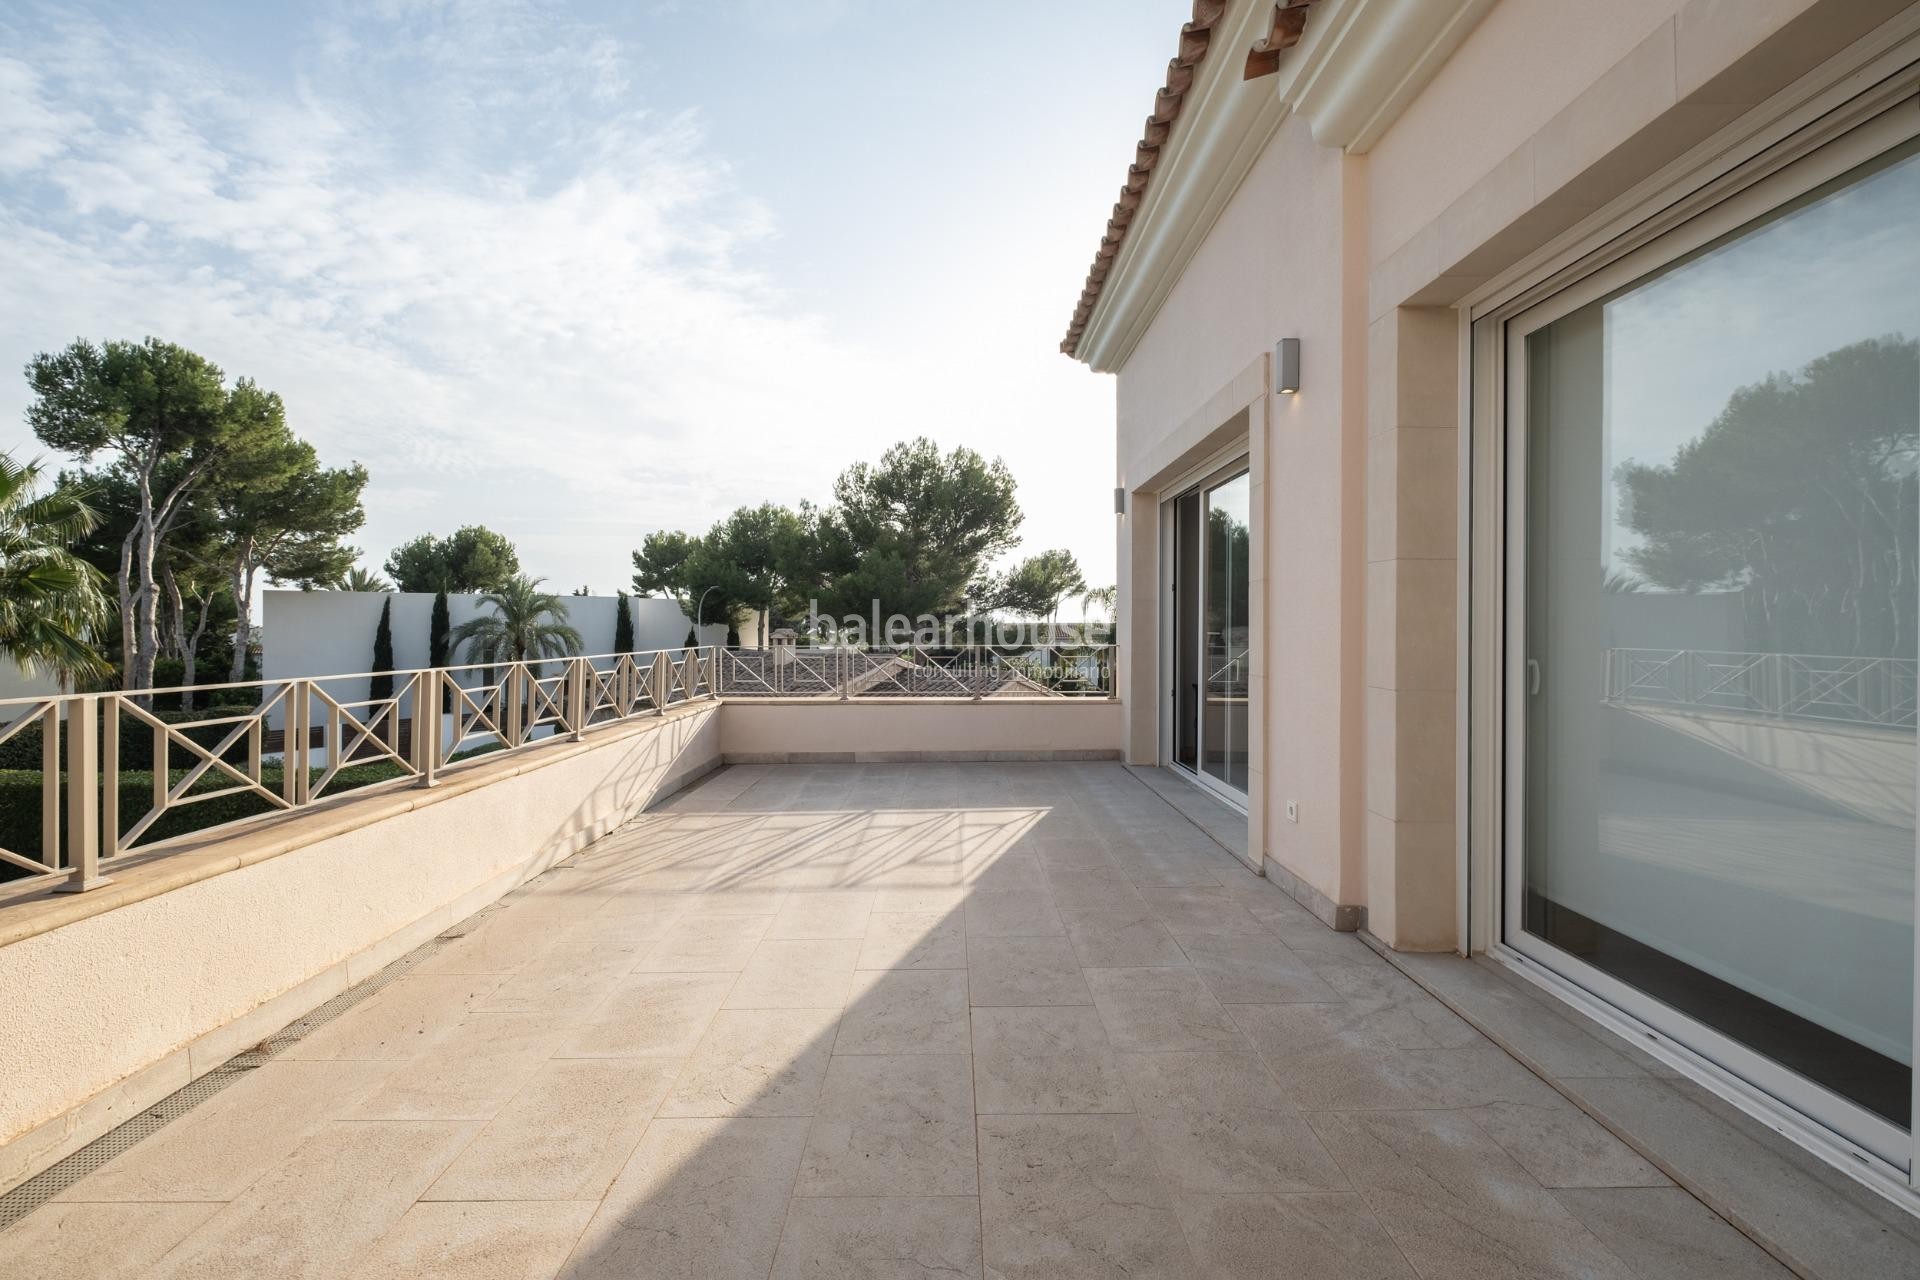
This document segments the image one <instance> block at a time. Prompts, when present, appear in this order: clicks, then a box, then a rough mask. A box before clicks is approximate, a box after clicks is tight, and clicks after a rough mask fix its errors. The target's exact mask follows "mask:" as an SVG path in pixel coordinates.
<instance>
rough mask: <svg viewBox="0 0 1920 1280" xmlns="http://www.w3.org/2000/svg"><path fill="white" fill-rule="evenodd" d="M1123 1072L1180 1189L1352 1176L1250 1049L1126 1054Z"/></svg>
mask: <svg viewBox="0 0 1920 1280" xmlns="http://www.w3.org/2000/svg"><path fill="white" fill-rule="evenodd" d="M1120 1067H1121V1071H1122V1072H1123V1073H1124V1074H1125V1076H1126V1080H1127V1088H1128V1090H1129V1092H1130V1093H1131V1094H1132V1096H1133V1102H1134V1107H1135V1109H1136V1110H1138V1112H1139V1113H1140V1116H1141V1118H1142V1119H1143V1121H1144V1122H1145V1124H1146V1130H1147V1137H1148V1138H1149V1140H1151V1141H1152V1143H1153V1148H1154V1153H1155V1155H1156V1156H1157V1157H1158V1159H1159V1162H1160V1171H1161V1173H1162V1174H1164V1175H1165V1176H1166V1178H1167V1180H1168V1182H1169V1183H1171V1184H1172V1185H1173V1186H1174V1187H1175V1188H1176V1189H1178V1190H1180V1191H1186V1192H1202V1193H1217V1194H1234V1193H1254V1192H1270V1193H1272V1194H1275V1195H1293V1194H1298V1193H1302V1192H1311V1191H1345V1190H1348V1189H1349V1185H1348V1182H1347V1178H1346V1175H1345V1174H1343V1173H1342V1172H1341V1171H1340V1167H1339V1165H1337V1164H1335V1163H1334V1161H1333V1158H1332V1157H1331V1156H1329V1155H1328V1154H1327V1151H1326V1148H1325V1147H1323V1146H1322V1145H1321V1143H1320V1139H1319V1138H1318V1137H1316V1136H1315V1135H1314V1132H1313V1129H1312V1128H1311V1127H1310V1126H1309V1125H1308V1124H1307V1122H1306V1120H1305V1119H1303V1118H1302V1117H1301V1115H1300V1113H1299V1112H1297V1111H1295V1110H1294V1108H1293V1106H1292V1104H1291V1103H1289V1102H1288V1101H1287V1100H1286V1098H1285V1097H1284V1095H1282V1094H1281V1093H1280V1091H1279V1090H1278V1089H1277V1088H1275V1087H1274V1083H1273V1080H1272V1079H1271V1078H1270V1077H1269V1076H1268V1075H1267V1072H1266V1069H1265V1068H1264V1067H1262V1066H1261V1065H1260V1060H1259V1058H1258V1057H1256V1056H1255V1055H1254V1054H1252V1053H1234V1052H1219V1051H1208V1052H1202V1053H1127V1054H1122V1055H1121V1057H1120Z"/></svg>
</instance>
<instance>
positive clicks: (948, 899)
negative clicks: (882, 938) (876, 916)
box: [862, 872, 972, 936]
mask: <svg viewBox="0 0 1920 1280" xmlns="http://www.w3.org/2000/svg"><path fill="white" fill-rule="evenodd" d="M913 879H914V880H915V883H911V884H902V885H894V886H891V887H888V888H883V889H876V890H874V895H873V909H874V910H875V911H876V912H882V911H884V912H886V913H888V914H890V915H891V914H897V913H899V912H903V911H907V912H935V913H938V914H940V915H946V914H948V913H950V912H954V911H959V910H961V909H962V908H963V907H964V906H965V905H966V901H967V895H968V894H969V893H971V892H972V890H971V889H969V888H968V887H967V886H965V885H961V884H945V883H940V882H938V879H937V877H934V876H932V875H929V874H927V873H925V872H921V873H919V874H917V875H916V876H914V877H913ZM862 936H865V935H862Z"/></svg>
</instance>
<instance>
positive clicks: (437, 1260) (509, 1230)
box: [352, 1200, 600, 1280]
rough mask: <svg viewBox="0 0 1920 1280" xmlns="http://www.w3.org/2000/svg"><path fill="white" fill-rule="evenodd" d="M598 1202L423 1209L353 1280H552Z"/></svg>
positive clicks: (379, 1244)
mask: <svg viewBox="0 0 1920 1280" xmlns="http://www.w3.org/2000/svg"><path fill="white" fill-rule="evenodd" d="M599 1207H600V1206H599V1203H598V1202H597V1201H572V1202H569V1201H564V1200H550V1201H544V1202H537V1203H529V1204H514V1203H510V1202H504V1201H498V1200H496V1201H491V1202H487V1203H438V1204H434V1203H421V1204H416V1205H414V1206H413V1208H411V1209H409V1210H407V1212H406V1214H405V1216H403V1217H402V1218H401V1219H400V1221H399V1222H397V1223H395V1224H394V1226H393V1228H392V1230H390V1231H388V1232H387V1234H386V1235H384V1236H382V1237H380V1239H379V1240H378V1241H376V1242H375V1243H374V1246H373V1248H372V1249H370V1250H369V1251H368V1252H367V1253H366V1254H365V1255H364V1256H363V1257H361V1258H360V1259H359V1260H358V1261H356V1262H355V1263H354V1264H353V1272H352V1274H353V1276H354V1280H551V1277H552V1276H553V1274H554V1272H556V1271H558V1270H559V1269H560V1264H561V1263H563V1262H565V1261H566V1258H567V1254H568V1253H569V1252H570V1251H571V1250H572V1249H573V1245H574V1241H576V1240H578V1239H579V1238H580V1233H581V1231H582V1230H584V1229H585V1227H586V1225H587V1222H588V1220H589V1219H591V1218H592V1217H593V1214H594V1211H595V1210H596V1209H598V1208H599Z"/></svg>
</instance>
